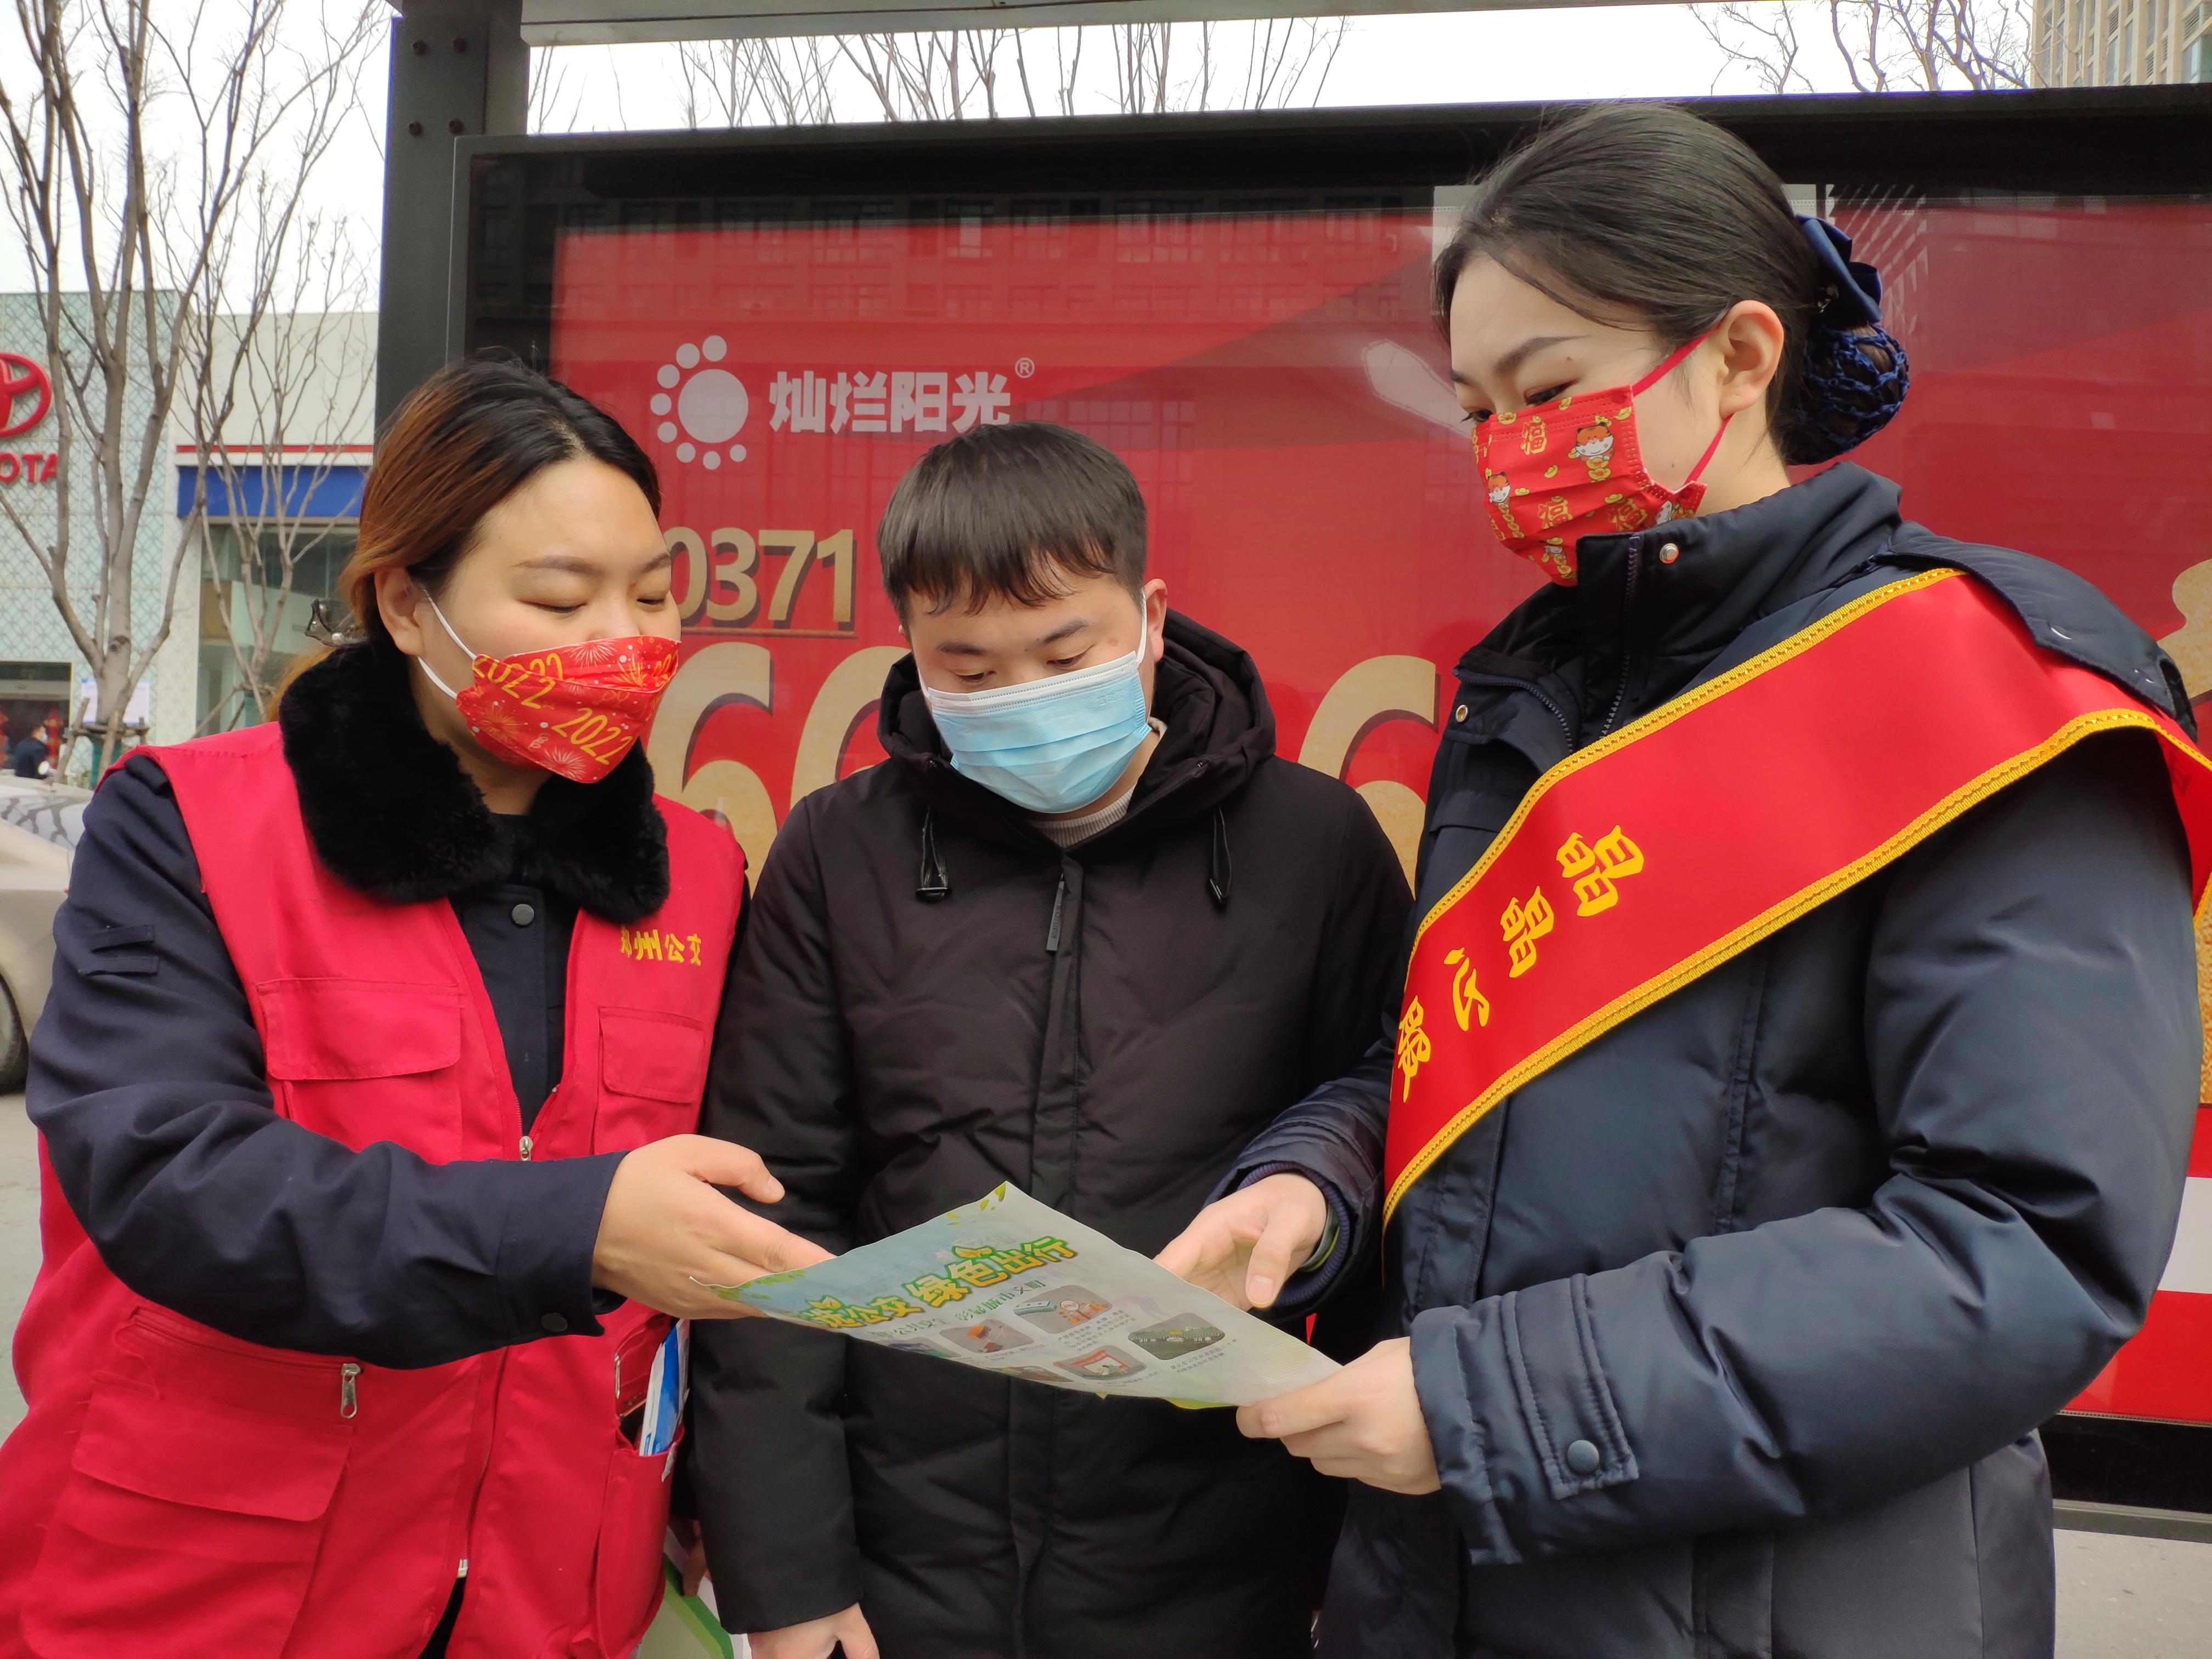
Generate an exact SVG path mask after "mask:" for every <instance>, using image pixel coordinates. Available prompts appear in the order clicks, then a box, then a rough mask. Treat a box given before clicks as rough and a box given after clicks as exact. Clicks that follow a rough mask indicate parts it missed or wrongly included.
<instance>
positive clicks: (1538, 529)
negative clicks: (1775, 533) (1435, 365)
mask: <svg viewBox="0 0 2212 1659" xmlns="http://www.w3.org/2000/svg"><path fill="white" fill-rule="evenodd" d="M1706 338H1707V336H1706V335H1705V334H1700V335H1699V337H1697V338H1696V339H1694V340H1692V341H1691V342H1690V343H1688V344H1686V345H1685V346H1684V347H1682V349H1680V350H1679V351H1677V352H1675V353H1674V354H1673V355H1672V356H1669V357H1668V359H1667V360H1666V361H1665V362H1662V363H1661V364H1660V365H1659V366H1658V368H1655V369H1653V370H1652V371H1651V372H1650V374H1646V375H1645V376H1644V378H1643V379H1642V380H1638V381H1637V382H1636V383H1635V384H1634V385H1632V386H1614V387H1612V388H1611V389H1609V390H1607V391H1604V392H1577V393H1576V394H1575V395H1574V396H1572V397H1570V398H1560V399H1559V400H1558V401H1557V402H1556V403H1548V404H1539V405H1537V406H1535V407H1534V408H1530V409H1523V410H1517V411H1516V412H1515V413H1512V414H1504V415H1493V416H1491V418H1490V419H1488V420H1486V421H1485V422H1482V423H1481V424H1480V425H1479V426H1477V427H1476V428H1474V454H1475V459H1476V460H1477V461H1478V462H1479V463H1480V465H1481V467H1482V483H1483V489H1484V492H1485V494H1486V495H1487V496H1488V498H1489V505H1490V524H1491V528H1492V529H1493V530H1495V531H1496V532H1498V540H1499V541H1501V542H1503V543H1504V544H1505V548H1506V550H1507V551H1508V552H1511V553H1517V554H1519V555H1520V556H1522V558H1524V559H1527V560H1528V561H1529V562H1532V563H1534V565H1536V566H1537V567H1538V568H1541V570H1542V571H1543V573H1544V574H1546V575H1547V576H1549V577H1550V578H1551V579H1552V580H1553V581H1555V582H1557V583H1558V584H1559V586H1562V587H1571V586H1573V585H1574V580H1575V544H1577V542H1579V541H1580V540H1581V539H1582V538H1583V537H1584V536H1611V535H1618V534H1622V533H1625V532H1628V531H1632V530H1643V529H1645V528H1647V527H1649V526H1652V525H1659V524H1665V523H1667V522H1668V520H1671V519H1686V518H1688V517H1689V516H1690V515H1691V514H1692V513H1695V512H1696V511H1697V510H1698V503H1699V501H1703V500H1704V499H1705V485H1703V484H1701V483H1699V482H1698V478H1699V475H1700V474H1702V473H1703V472H1704V471H1705V468H1706V466H1707V465H1708V464H1710V463H1711V460H1712V459H1713V454H1714V452H1715V451H1717V449H1719V448H1720V447H1721V437H1722V435H1723V434H1724V433H1725V432H1727V430H1728V423H1729V417H1728V416H1722V417H1721V429H1720V431H1719V432H1716V433H1714V434H1713V441H1712V442H1711V443H1710V444H1708V445H1706V446H1705V453H1704V454H1703V455H1701V456H1699V458H1698V464H1697V465H1695V466H1693V467H1692V468H1691V469H1690V476H1689V477H1688V478H1687V479H1686V480H1685V481H1684V483H1683V484H1682V487H1681V488H1680V489H1668V488H1667V487H1666V486H1665V485H1664V484H1662V483H1658V482H1657V481H1656V480H1655V479H1654V478H1653V477H1652V476H1651V475H1650V472H1648V471H1645V470H1644V450H1643V447H1642V445H1640V444H1639V443H1638V441H1637V436H1636V398H1637V397H1638V394H1639V393H1641V392H1648V391H1650V389H1651V388H1652V387H1653V386H1656V385H1658V384H1659V382H1660V381H1661V380H1664V379H1666V378H1667V376H1668V374H1672V373H1673V372H1674V369H1675V368H1678V367H1679V366H1680V364H1681V362H1682V360H1683V359H1684V358H1686V357H1687V356H1689V355H1690V354H1691V353H1692V351H1695V350H1696V349H1698V348H1699V346H1701V345H1703V344H1704V343H1705V340H1706Z"/></svg>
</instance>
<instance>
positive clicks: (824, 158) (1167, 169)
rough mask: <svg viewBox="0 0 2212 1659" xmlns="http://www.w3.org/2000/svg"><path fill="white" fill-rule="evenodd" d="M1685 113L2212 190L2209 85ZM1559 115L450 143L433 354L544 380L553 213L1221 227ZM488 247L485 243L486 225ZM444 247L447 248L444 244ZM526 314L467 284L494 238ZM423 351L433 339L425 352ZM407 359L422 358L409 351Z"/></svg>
mask: <svg viewBox="0 0 2212 1659" xmlns="http://www.w3.org/2000/svg"><path fill="white" fill-rule="evenodd" d="M1563 107H1565V106H1559V105H1539V104H1492V105H1444V106H1409V107H1405V108H1386V109H1327V110H1300V111H1287V112H1282V111H1270V112H1260V113H1246V114H1209V115H1173V116H1144V117H1109V118H1082V119H1076V120H1035V121H1031V120H1022V121H995V122H986V121H958V122H946V123H939V124H933V125H922V124H893V125H842V126H831V127H810V128H757V129H738V130H735V131H714V132H640V133H623V134H614V135H588V136H578V137H528V138H498V137H463V138H462V139H460V140H459V143H458V144H457V146H456V150H457V155H456V157H455V166H454V173H453V179H454V185H455V187H456V188H455V195H454V199H453V221H452V226H451V231H450V237H451V241H450V246H452V247H453V248H454V249H457V250H461V249H465V250H466V257H465V258H455V259H453V261H452V264H451V267H450V269H451V274H452V280H451V286H450V289H449V290H448V293H447V311H446V331H445V338H444V340H443V342H442V348H443V349H442V353H441V355H442V356H458V355H459V354H460V353H462V352H464V351H469V350H474V349H480V348H482V347H484V346H487V345H499V346H504V347H506V348H507V349H512V350H513V351H515V352H516V353H517V354H518V355H520V356H522V357H523V358H524V360H525V361H526V362H539V363H542V362H544V361H545V360H546V346H547V343H548V335H549V332H550V305H551V284H550V271H546V272H543V273H538V275H537V276H533V274H532V272H531V271H530V270H529V269H528V266H529V262H530V261H531V260H532V258H536V257H538V256H540V255H542V254H544V253H548V252H550V246H551V237H552V234H553V231H554V229H555V228H556V226H557V224H558V222H559V221H560V218H561V216H562V215H563V214H564V213H567V212H570V211H572V210H579V209H581V210H587V211H596V212H600V213H605V214H608V215H619V216H620V219H619V222H624V223H653V222H659V223H665V224H671V225H678V224H695V223H708V224H711V223H713V222H715V216H716V214H717V213H718V211H720V209H721V208H722V207H723V206H725V205H726V204H732V203H733V202H742V203H743V204H746V205H747V206H749V207H753V206H757V205H758V204H762V203H763V201H765V200H769V199H773V198H787V199H794V200H797V201H800V202H804V203H806V204H812V205H815V206H823V205H828V204H838V205H842V206H846V207H849V206H851V205H852V204H855V203H860V202H864V201H871V202H877V203H881V202H884V201H885V200H887V199H891V200H899V201H902V203H903V204H907V205H908V206H909V207H914V208H918V209H923V210H926V208H927V204H933V203H939V204H941V203H944V202H945V201H946V200H948V199H951V200H954V201H963V202H973V201H975V200H977V199H979V198H980V199H983V200H987V201H988V200H993V199H997V200H1000V201H1003V200H1005V199H1006V198H1008V197H1024V196H1030V195H1054V196H1060V197H1067V196H1071V195H1072V196H1076V197H1085V196H1088V197H1099V198H1102V200H1103V199H1109V198H1119V199H1123V200H1126V199H1127V198H1129V197H1158V196H1163V195H1165V196H1173V197H1176V198H1178V199H1180V200H1182V201H1183V202H1186V203H1188V202H1191V201H1192V200H1194V198H1195V199H1197V200H1198V201H1200V203H1201V204H1203V205H1206V206H1212V207H1219V208H1223V209H1227V210H1233V209H1234V207H1235V206H1236V205H1237V202H1238V200H1239V198H1244V199H1247V200H1250V199H1254V198H1256V197H1261V196H1264V197H1267V198H1268V205H1269V206H1270V207H1272V208H1274V209H1276V210H1279V209H1280V208H1281V207H1282V206H1283V205H1284V204H1285V196H1286V194H1287V195H1290V196H1292V197H1311V198H1312V199H1313V200H1314V204H1315V205H1316V206H1320V205H1322V204H1323V201H1324V198H1326V197H1329V196H1331V195H1334V194H1337V193H1340V192H1345V191H1356V192H1362V193H1364V194H1365V195H1366V196H1367V197H1368V199H1369V200H1370V201H1373V200H1374V199H1375V198H1376V193H1377V192H1388V191H1414V190H1419V191H1429V190H1433V189H1434V188H1436V187H1437V186H1439V185H1454V184H1457V183H1460V182H1462V181H1463V180H1465V179H1467V178H1468V176H1469V175H1470V174H1471V173H1474V171H1475V170H1477V169H1478V168H1480V167H1482V166H1483V165H1484V164H1486V162H1488V161H1491V160H1492V159H1494V158H1495V157H1496V156H1497V155H1498V154H1499V153H1500V152H1501V151H1502V150H1503V149H1504V148H1505V147H1506V146H1507V145H1508V144H1510V143H1511V142H1512V141H1513V140H1514V139H1515V138H1516V137H1519V136H1520V135H1522V133H1524V132H1525V131H1528V129H1529V128H1530V127H1531V126H1533V125H1535V124H1537V123H1538V122H1540V121H1542V120H1544V119H1546V118H1549V117H1552V116H1553V115H1556V114H1557V113H1558V112H1559V111H1560V110H1561V109H1562V108H1563ZM1686 107H1689V108H1691V109H1693V110H1695V111H1697V112H1699V114H1701V115H1705V116H1707V117H1709V118H1711V119H1713V120H1715V121H1717V122H1718V123H1719V124H1720V125H1723V126H1725V127H1728V128H1729V129H1730V130H1731V131H1735V132H1736V133H1738V134H1740V135H1741V137H1743V138H1744V139H1745V140H1746V141H1747V142H1748V143H1750V144H1751V145H1752V147H1753V149H1757V150H1758V151H1759V153H1760V155H1763V156H1765V158H1766V160H1767V161H1768V162H1769V163H1770V164H1771V166H1772V167H1774V168H1775V170H1776V171H1777V172H1778V173H1780V174H1781V175H1782V176H1783V177H1784V178H1785V179H1796V180H1802V181H1806V182H1808V183H1811V182H1817V183H1820V184H1823V185H1833V186H1837V187H1839V188H1842V189H1844V190H1851V189H1858V188H1864V189H1887V190H1893V189H1896V188H1898V187H1899V186H1910V187H1917V188H1922V189H1940V190H1946V191H1954V190H1971V189H1986V190H2001V191H2033V192H2039V193H2047V194H2051V195H2055V196H2069V197H2078V196H2082V195H2096V194H2106V193H2109V194H2113V195H2146V194H2147V195H2168V194H2195V193H2197V192H2203V191H2212V86H2203V87H2195V86H2189V87H2144V88H2099V89H2091V90H2079V91H2074V90H2069V91H2058V92H2021V93H1990V94H1950V93H1946V94H1911V95H1897V94H1889V95H1884V96H1880V97H1860V96H1842V97H1790V98H1711V99H1703V100H1686ZM488 227H489V228H492V229H493V230H494V232H495V234H493V235H492V236H491V237H489V239H488V238H487V236H486V231H487V228H488ZM441 240H443V239H441ZM487 240H489V241H490V242H491V243H492V244H493V245H495V246H498V247H500V248H501V249H503V250H505V251H506V254H507V258H509V259H510V260H512V261H514V262H516V263H515V265H514V268H513V271H512V277H513V285H514V287H516V288H517V289H519V290H520V302H519V303H516V302H513V301H510V302H508V303H506V304H502V305H500V306H498V307H486V306H484V305H483V304H482V303H481V302H480V301H479V298H478V296H477V295H475V294H474V293H473V292H472V287H473V285H474V283H475V282H476V279H477V276H478V275H479V274H480V272H481V270H482V268H483V250H484V247H485V246H486V243H487ZM423 344H425V345H427V342H425V343H423ZM407 349H408V350H409V352H410V357H411V358H412V359H414V360H420V361H424V362H428V361H430V359H429V356H428V352H427V351H425V350H424V349H422V348H421V347H420V346H416V345H409V346H408V347H407Z"/></svg>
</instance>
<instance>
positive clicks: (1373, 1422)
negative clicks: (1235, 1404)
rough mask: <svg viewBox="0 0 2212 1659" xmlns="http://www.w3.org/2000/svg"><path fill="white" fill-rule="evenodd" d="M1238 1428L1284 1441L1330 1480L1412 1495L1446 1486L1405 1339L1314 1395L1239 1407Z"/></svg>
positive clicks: (1360, 1361)
mask: <svg viewBox="0 0 2212 1659" xmlns="http://www.w3.org/2000/svg"><path fill="white" fill-rule="evenodd" d="M1237 1427H1238V1428H1240V1429H1242V1430H1243V1431H1244V1432H1245V1433H1246V1434H1247V1435H1249V1436H1250V1437H1252V1438H1253V1439H1255V1440H1279V1441H1281V1442H1282V1443H1283V1446H1284V1449H1285V1450H1287V1451H1289V1452H1290V1453H1291V1454H1292V1455H1295V1456H1298V1457H1303V1458H1304V1459H1306V1460H1307V1461H1308V1462H1310V1463H1311V1464H1312V1465H1313V1466H1314V1468H1316V1469H1319V1470H1320V1471H1321V1472H1322V1474H1334V1475H1341V1476H1343V1477H1344V1478H1346V1480H1364V1481H1365V1482H1366V1483H1367V1484H1368V1485H1369V1486H1380V1487H1382V1488H1383V1491H1385V1492H1407V1493H1413V1494H1419V1493H1421V1492H1434V1491H1436V1490H1437V1487H1438V1486H1441V1485H1443V1482H1441V1481H1440V1480H1437V1455H1436V1451H1435V1449H1434V1448H1433V1447H1431V1445H1430V1444H1429V1425H1428V1424H1427V1423H1426V1422H1425V1421H1424V1420H1423V1419H1422V1417H1421V1399H1420V1395H1418V1394H1416V1393H1415V1392H1414V1391H1413V1344H1412V1343H1411V1342H1408V1341H1407V1340H1406V1339H1405V1338H1404V1337H1402V1336H1401V1337H1400V1338H1399V1339H1398V1340H1396V1341H1395V1342H1383V1343H1379V1344H1377V1345H1376V1346H1374V1347H1372V1348H1370V1349H1369V1350H1368V1351H1367V1352H1365V1353H1364V1354H1362V1355H1360V1356H1359V1358H1357V1359H1355V1360H1353V1361H1352V1363H1351V1364H1349V1365H1346V1367H1345V1368H1344V1369H1343V1370H1340V1371H1339V1372H1337V1373H1336V1375H1335V1376H1331V1377H1329V1378H1328V1379H1327V1380H1326V1381H1324V1382H1321V1383H1315V1384H1314V1385H1313V1386H1312V1387H1311V1388H1310V1389H1299V1390H1298V1391H1297V1393H1296V1394H1286V1395H1283V1396H1282V1397H1281V1398H1280V1399H1278V1400H1267V1401H1261V1403H1260V1404H1258V1405H1256V1406H1245V1407H1240V1408H1239V1409H1238V1411H1237Z"/></svg>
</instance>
